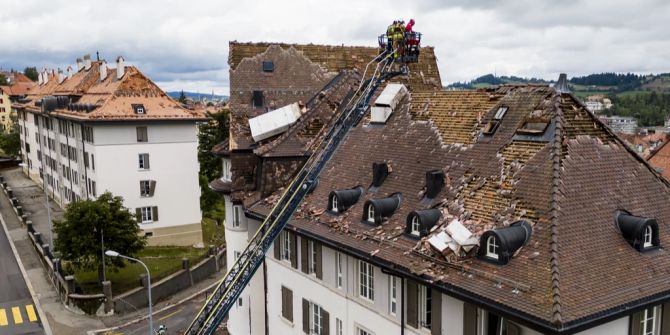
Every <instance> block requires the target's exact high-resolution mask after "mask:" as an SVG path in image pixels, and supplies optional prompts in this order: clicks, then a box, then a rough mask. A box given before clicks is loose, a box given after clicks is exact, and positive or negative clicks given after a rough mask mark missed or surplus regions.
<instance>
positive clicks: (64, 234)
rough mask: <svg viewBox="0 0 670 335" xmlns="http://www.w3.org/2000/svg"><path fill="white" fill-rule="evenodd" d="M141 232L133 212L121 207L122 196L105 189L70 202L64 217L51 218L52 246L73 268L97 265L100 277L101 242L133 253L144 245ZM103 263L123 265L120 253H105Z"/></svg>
mask: <svg viewBox="0 0 670 335" xmlns="http://www.w3.org/2000/svg"><path fill="white" fill-rule="evenodd" d="M140 232H141V230H140V227H139V225H138V224H137V222H136V221H135V217H134V215H133V214H131V213H130V211H128V209H127V208H125V207H123V198H121V197H118V196H113V195H112V194H111V193H109V192H105V193H104V194H102V195H100V197H98V198H97V199H96V200H83V201H76V202H72V203H70V204H69V205H68V206H67V207H66V209H65V213H64V215H63V219H62V220H54V233H55V234H56V235H57V236H58V238H57V239H56V240H55V242H54V244H55V247H56V249H55V250H56V251H57V252H60V254H61V259H62V260H65V261H68V262H70V263H71V264H72V265H73V266H74V267H75V268H78V269H83V270H93V269H95V268H97V269H98V278H100V280H101V281H102V278H103V273H102V262H101V257H102V254H101V253H102V249H101V248H102V242H103V241H104V245H105V249H106V250H114V251H118V252H119V253H121V254H124V255H128V256H132V255H134V254H136V253H137V252H139V251H140V250H142V249H143V248H144V246H145V245H146V236H143V235H142V236H141V235H140ZM102 236H104V240H103V239H102ZM105 264H106V265H107V266H108V268H109V269H111V270H117V269H118V268H120V267H123V266H124V262H123V260H122V259H121V258H119V257H105Z"/></svg>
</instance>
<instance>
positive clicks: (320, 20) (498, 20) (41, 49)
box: [0, 0, 670, 94]
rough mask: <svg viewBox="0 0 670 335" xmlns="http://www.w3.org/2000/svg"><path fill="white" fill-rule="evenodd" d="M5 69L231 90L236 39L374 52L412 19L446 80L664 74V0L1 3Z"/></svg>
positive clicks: (667, 38) (667, 9) (668, 6)
mask: <svg viewBox="0 0 670 335" xmlns="http://www.w3.org/2000/svg"><path fill="white" fill-rule="evenodd" d="M0 8H3V10H2V11H0V22H2V27H3V28H2V34H0V44H1V45H3V52H2V53H0V66H2V67H3V68H15V69H23V68H24V67H25V66H33V65H34V66H37V67H39V68H41V67H43V66H48V67H61V68H65V67H67V65H68V64H72V63H74V59H75V58H76V57H80V56H82V55H83V54H85V53H91V54H92V55H95V52H96V51H99V52H100V55H101V57H103V58H106V59H107V60H108V62H110V63H111V62H112V61H113V60H114V59H115V57H116V56H118V55H124V57H125V58H126V60H127V61H129V62H131V63H133V64H136V65H137V66H138V67H139V68H140V69H141V70H142V71H144V72H145V73H147V75H149V76H150V77H151V78H152V79H153V80H154V81H156V82H157V83H158V84H159V85H161V86H162V87H163V88H165V89H167V90H179V89H185V90H195V91H201V92H208V93H211V91H212V90H214V91H215V93H217V94H222V93H224V94H225V93H227V92H228V65H227V58H228V42H229V41H231V40H238V41H258V42H260V41H277V42H278V41H286V42H293V43H318V44H337V45H340V44H346V45H375V43H376V38H377V35H379V34H381V33H383V32H384V31H385V29H386V26H387V25H388V23H389V22H390V21H392V20H394V19H397V18H404V19H405V20H408V19H409V18H414V19H415V20H416V21H417V25H416V29H417V30H419V31H421V32H423V33H424V42H425V44H429V45H432V46H435V47H436V53H437V57H438V61H439V66H440V73H441V75H442V78H443V82H444V83H449V82H454V81H463V80H469V79H472V78H474V77H476V76H479V75H481V74H485V73H489V72H494V71H495V72H497V73H498V74H505V75H519V76H533V77H544V78H548V79H553V78H555V77H557V76H558V73H559V72H567V73H569V74H570V75H582V74H588V73H593V72H603V71H616V72H629V71H630V72H640V73H647V72H654V73H658V72H665V71H668V64H670V52H669V51H670V50H668V49H669V48H670V43H668V42H670V35H668V34H667V31H668V29H669V28H670V23H669V22H668V20H667V17H669V16H670V3H666V1H662V0H640V1H634V2H633V1H627V0H609V1H605V0H566V1H549V0H514V1H494V0H484V1H465V0H417V1H400V0H396V1H388V2H385V3H380V2H365V1H353V0H339V1H314V0H296V1H288V2H286V1H284V2H278V1H271V0H258V1H236V2H230V1H214V0H211V1H198V0H191V1H173V0H169V1H164V0H144V1H131V0H119V1H104V0H100V1H96V2H92V1H83V0H52V1H47V2H45V1H40V0H22V1H10V0H0Z"/></svg>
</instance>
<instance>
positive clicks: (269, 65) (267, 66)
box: [263, 60, 275, 72]
mask: <svg viewBox="0 0 670 335" xmlns="http://www.w3.org/2000/svg"><path fill="white" fill-rule="evenodd" d="M274 70H275V64H274V63H273V62H272V61H269V60H266V61H263V72H273V71H274Z"/></svg>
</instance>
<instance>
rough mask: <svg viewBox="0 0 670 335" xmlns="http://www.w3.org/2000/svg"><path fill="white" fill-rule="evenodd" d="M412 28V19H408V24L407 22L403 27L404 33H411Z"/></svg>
mask: <svg viewBox="0 0 670 335" xmlns="http://www.w3.org/2000/svg"><path fill="white" fill-rule="evenodd" d="M412 28H414V19H409V22H407V25H406V26H405V32H406V33H411V32H412Z"/></svg>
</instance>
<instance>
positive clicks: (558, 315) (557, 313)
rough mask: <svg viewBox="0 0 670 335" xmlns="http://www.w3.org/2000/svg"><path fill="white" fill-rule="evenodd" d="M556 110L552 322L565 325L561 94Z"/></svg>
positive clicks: (552, 191) (551, 216)
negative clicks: (560, 226) (560, 220)
mask: <svg viewBox="0 0 670 335" xmlns="http://www.w3.org/2000/svg"><path fill="white" fill-rule="evenodd" d="M553 99H554V100H555V101H554V109H555V111H556V115H555V118H556V131H555V132H554V141H553V142H552V145H553V150H552V155H553V157H552V182H551V200H550V201H551V206H550V220H551V229H550V232H551V240H550V242H549V246H550V251H549V252H550V258H549V259H550V266H551V300H552V308H551V313H552V315H551V322H552V323H554V324H556V325H559V324H562V323H563V315H562V305H561V290H560V285H559V281H560V279H561V276H560V272H559V266H558V264H559V263H558V212H559V205H558V197H559V194H560V183H561V180H560V179H561V178H560V173H561V154H562V153H561V151H562V143H563V139H562V138H563V110H562V109H561V106H560V103H561V101H560V99H561V95H560V94H554V97H553Z"/></svg>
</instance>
